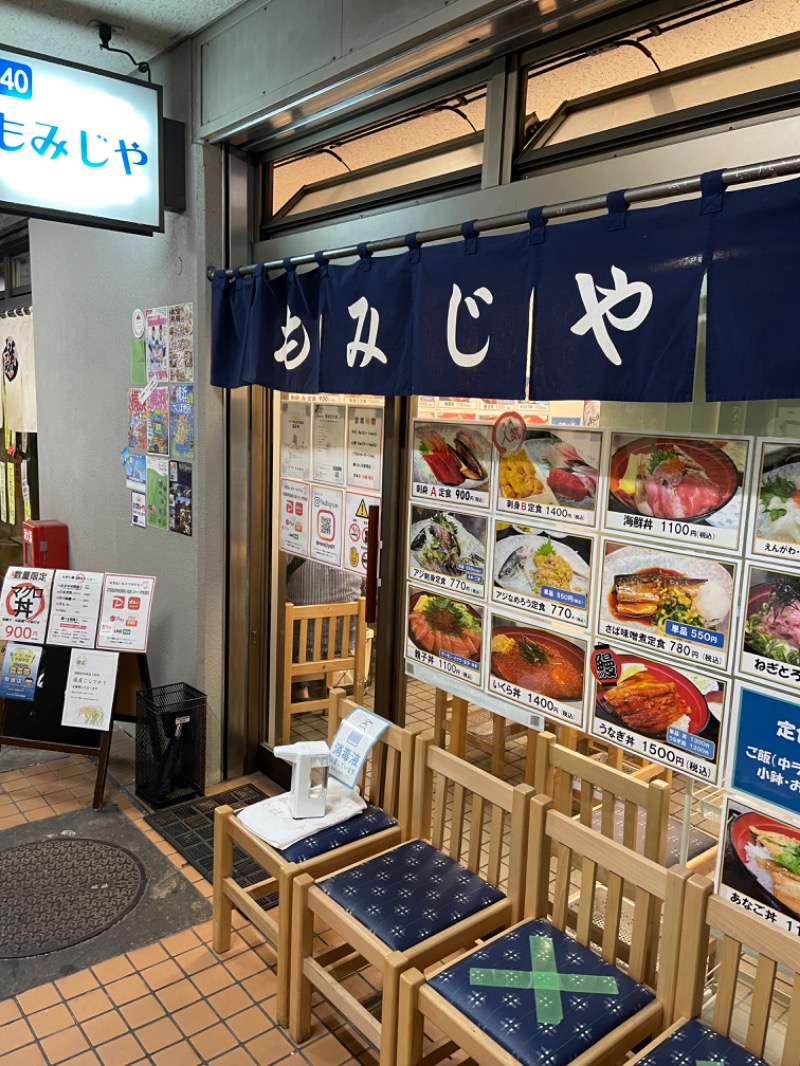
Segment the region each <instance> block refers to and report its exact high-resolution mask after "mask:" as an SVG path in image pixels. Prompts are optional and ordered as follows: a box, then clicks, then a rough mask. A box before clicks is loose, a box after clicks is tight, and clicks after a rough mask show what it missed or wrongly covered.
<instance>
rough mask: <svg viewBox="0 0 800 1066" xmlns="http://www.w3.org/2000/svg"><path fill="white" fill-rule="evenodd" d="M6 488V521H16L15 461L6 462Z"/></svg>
mask: <svg viewBox="0 0 800 1066" xmlns="http://www.w3.org/2000/svg"><path fill="white" fill-rule="evenodd" d="M6 489H7V491H8V522H9V525H12V526H13V525H16V523H17V470H16V463H6Z"/></svg>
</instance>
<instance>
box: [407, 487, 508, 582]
mask: <svg viewBox="0 0 800 1066" xmlns="http://www.w3.org/2000/svg"><path fill="white" fill-rule="evenodd" d="M488 528H489V520H488V518H487V517H486V516H485V515H480V514H466V513H460V512H458V511H457V510H455V509H453V508H449V507H448V508H445V507H444V506H443V507H442V508H441V510H437V509H435V508H432V507H420V506H416V505H415V506H412V508H411V528H410V531H409V538H408V544H409V560H408V574H409V577H410V578H411V580H412V581H415V582H419V583H422V584H425V585H430V586H431V587H432V588H437V589H446V590H448V591H451V592H463V593H465V594H467V595H470V596H479V597H481V598H482V597H483V596H484V595H485V594H486V581H487V570H488V568H487V559H486V556H487V547H486V544H487V536H488Z"/></svg>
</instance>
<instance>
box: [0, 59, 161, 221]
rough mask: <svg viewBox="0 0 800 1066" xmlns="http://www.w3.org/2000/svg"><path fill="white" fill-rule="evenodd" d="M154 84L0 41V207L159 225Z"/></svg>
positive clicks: (157, 117)
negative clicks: (101, 72) (13, 48)
mask: <svg viewBox="0 0 800 1066" xmlns="http://www.w3.org/2000/svg"><path fill="white" fill-rule="evenodd" d="M162 189H163V181H162V152H161V88H160V87H159V86H155V85H147V84H144V83H142V82H137V81H132V80H130V79H128V78H123V77H119V76H117V75H114V74H100V73H98V72H97V71H94V70H90V69H89V68H87V67H80V66H76V65H74V64H71V63H64V62H61V61H55V60H51V59H45V58H43V57H41V56H37V55H33V54H30V53H25V52H18V51H15V50H11V49H7V48H4V47H0V210H5V211H11V212H12V213H14V214H23V215H28V216H30V217H33V218H48V219H55V220H58V221H64V222H80V223H84V224H86V225H95V226H100V227H103V228H108V229H119V230H130V231H133V232H138V233H152V232H155V231H161V230H163V211H164V204H163V192H162Z"/></svg>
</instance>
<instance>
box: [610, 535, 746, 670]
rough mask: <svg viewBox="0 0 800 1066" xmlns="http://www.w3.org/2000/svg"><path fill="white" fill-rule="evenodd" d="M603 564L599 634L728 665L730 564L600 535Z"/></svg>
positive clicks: (685, 657) (733, 567)
mask: <svg viewBox="0 0 800 1066" xmlns="http://www.w3.org/2000/svg"><path fill="white" fill-rule="evenodd" d="M602 561H603V563H602V565H603V569H602V575H601V579H600V595H599V609H598V612H597V613H598V618H597V632H598V634H599V635H600V636H603V637H609V638H611V639H612V640H614V641H617V640H622V641H625V642H626V643H629V644H635V645H636V646H637V647H639V648H641V649H644V648H649V649H652V650H653V651H655V652H659V653H661V654H663V655H666V656H667V657H668V658H671V659H680V660H683V661H686V662H689V663H695V664H697V665H698V666H700V667H704V666H711V667H717V668H721V669H725V668H727V665H728V659H729V657H730V651H731V648H730V645H731V634H730V625H731V618H732V615H733V603H734V591H735V588H736V573H737V564H736V563H734V562H728V561H726V560H725V559H724V558H723V559H719V560H716V559H714V558H712V557H710V556H709V555H707V554H705V553H702V554H699V555H689V554H684V553H683V552H677V551H665V550H663V549H661V548H655V547H650V546H649V545H646V544H628V543H623V542H621V541H615V540H606V539H604V540H603V544H602Z"/></svg>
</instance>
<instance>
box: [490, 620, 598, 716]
mask: <svg viewBox="0 0 800 1066" xmlns="http://www.w3.org/2000/svg"><path fill="white" fill-rule="evenodd" d="M506 623H508V624H506ZM584 668H585V653H584V650H583V648H582V647H581V646H580V645H578V644H575V643H573V642H572V641H570V640H568V639H567V638H566V637H561V636H559V635H558V634H556V633H551V632H549V631H547V630H541V629H535V628H534V627H533V626H523V625H516V624H514V623H511V622H510V620H506V619H501V618H495V619H494V620H493V625H492V645H491V672H492V674H494V676H495V677H498V678H500V679H501V680H503V681H507V682H508V683H509V684H511V685H519V687H520V688H523V689H527V690H528V691H529V692H536V693H538V694H539V695H541V696H546V697H548V698H550V699H554V700H560V701H562V702H563V701H567V702H568V701H570V700H581V699H582V697H583V677H584Z"/></svg>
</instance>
